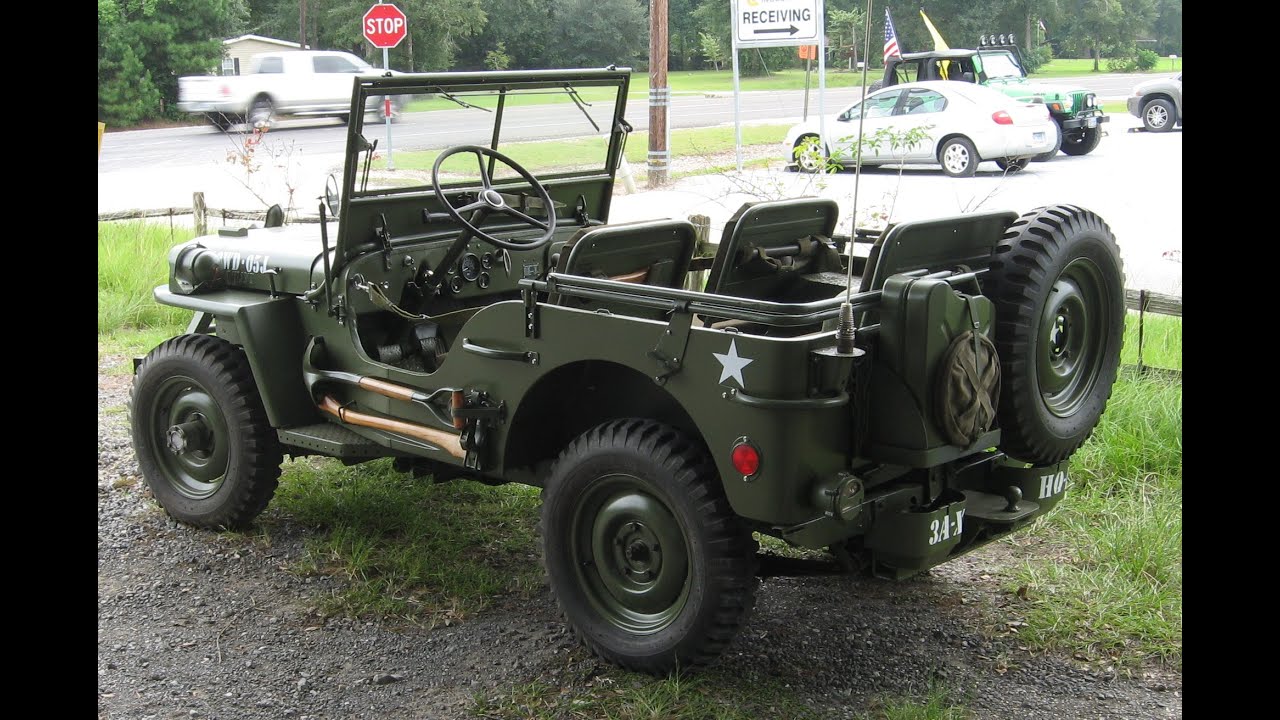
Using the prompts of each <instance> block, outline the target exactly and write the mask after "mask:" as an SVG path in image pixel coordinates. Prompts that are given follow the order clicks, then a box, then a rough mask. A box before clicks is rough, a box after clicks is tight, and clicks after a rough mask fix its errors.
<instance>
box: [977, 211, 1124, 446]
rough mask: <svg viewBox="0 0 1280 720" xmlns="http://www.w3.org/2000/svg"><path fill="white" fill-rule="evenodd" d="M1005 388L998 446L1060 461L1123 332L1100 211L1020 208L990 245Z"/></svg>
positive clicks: (1088, 417)
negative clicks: (1020, 212)
mask: <svg viewBox="0 0 1280 720" xmlns="http://www.w3.org/2000/svg"><path fill="white" fill-rule="evenodd" d="M990 268H991V270H990V272H989V273H988V274H987V277H986V278H985V280H984V288H983V289H984V292H985V294H986V295H987V296H988V297H990V298H991V299H992V300H993V301H994V302H995V305H996V318H997V322H996V329H995V344H996V349H997V351H998V352H999V354H1000V370H1001V376H1002V378H1003V380H1004V390H1003V392H1001V395H1000V405H999V409H998V411H997V418H998V420H999V423H1000V427H1001V431H1002V442H1001V447H1000V449H1001V450H1003V451H1004V452H1006V453H1008V454H1009V455H1010V456H1011V457H1013V458H1016V459H1018V460H1022V461H1024V462H1029V463H1032V464H1035V465H1047V464H1052V463H1056V462H1059V461H1061V460H1064V459H1066V458H1067V457H1069V456H1070V455H1071V454H1072V453H1074V452H1075V451H1076V450H1077V449H1079V447H1080V446H1081V445H1083V444H1084V441H1085V440H1086V439H1088V437H1089V435H1090V433H1092V432H1093V429H1094V427H1095V426H1096V425H1097V424H1098V419H1099V418H1100V417H1101V416H1102V411H1103V410H1104V409H1105V408H1106V406H1107V400H1108V398H1110V397H1111V385H1112V383H1114V382H1115V379H1116V372H1117V370H1118V368H1119V366H1120V346H1121V344H1122V342H1123V340H1124V315H1125V308H1124V275H1123V273H1122V271H1121V261H1120V250H1119V248H1118V247H1117V246H1116V241H1115V236H1114V235H1112V234H1111V229H1110V228H1109V227H1107V224H1106V223H1105V222H1103V220H1102V218H1100V217H1098V216H1097V215H1095V214H1094V213H1092V212H1090V211H1088V210H1083V209H1081V208H1078V207H1075V206H1072V205H1054V206H1051V207H1047V208H1040V209H1038V210H1034V211H1032V212H1029V213H1027V214H1025V215H1023V216H1022V217H1021V218H1019V219H1018V221H1017V222H1015V223H1014V224H1013V225H1011V226H1010V227H1009V229H1008V230H1007V231H1005V234H1004V237H1003V238H1001V240H1000V242H999V244H997V245H996V248H995V250H994V251H993V253H992V259H991V266H990Z"/></svg>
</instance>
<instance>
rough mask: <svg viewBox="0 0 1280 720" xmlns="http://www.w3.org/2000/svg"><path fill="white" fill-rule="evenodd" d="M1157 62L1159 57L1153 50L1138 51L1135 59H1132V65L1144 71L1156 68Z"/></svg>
mask: <svg viewBox="0 0 1280 720" xmlns="http://www.w3.org/2000/svg"><path fill="white" fill-rule="evenodd" d="M1159 60H1160V56H1159V55H1157V54H1156V51H1155V50H1145V49H1144V50H1139V51H1138V55H1137V57H1135V58H1134V63H1135V64H1136V65H1137V66H1138V69H1139V70H1143V71H1146V70H1154V69H1155V67H1156V63H1157V62H1158V61H1159Z"/></svg>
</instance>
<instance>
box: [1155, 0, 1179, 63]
mask: <svg viewBox="0 0 1280 720" xmlns="http://www.w3.org/2000/svg"><path fill="white" fill-rule="evenodd" d="M1153 30H1155V35H1156V52H1158V53H1160V54H1161V55H1168V54H1170V53H1173V54H1175V55H1181V54H1182V0H1159V2H1158V3H1157V4H1156V21H1155V25H1154V27H1153Z"/></svg>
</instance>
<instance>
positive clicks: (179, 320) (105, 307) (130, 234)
mask: <svg viewBox="0 0 1280 720" xmlns="http://www.w3.org/2000/svg"><path fill="white" fill-rule="evenodd" d="M192 237H194V233H193V232H192V231H191V230H190V229H189V228H175V229H174V230H170V229H169V228H168V227H167V226H166V225H158V224H154V223H148V222H141V221H135V222H100V223H98V334H99V335H103V334H107V333H111V332H115V331H117V330H131V329H138V328H153V327H176V328H181V326H182V325H183V323H185V322H186V321H187V320H188V319H190V317H191V311H190V310H181V309H179V308H173V307H167V306H164V305H160V304H158V303H156V301H155V299H154V298H153V297H152V296H151V291H152V290H153V289H154V288H155V287H156V286H157V285H163V284H164V283H165V281H166V280H168V277H169V270H168V267H169V265H168V258H169V249H170V248H172V247H173V246H174V245H176V244H178V243H180V242H184V241H186V240H190V239H191V238H192Z"/></svg>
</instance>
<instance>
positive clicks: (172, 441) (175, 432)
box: [165, 413, 209, 455]
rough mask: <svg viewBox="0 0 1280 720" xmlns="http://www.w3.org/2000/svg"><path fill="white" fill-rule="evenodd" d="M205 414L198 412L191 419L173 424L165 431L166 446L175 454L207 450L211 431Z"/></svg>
mask: <svg viewBox="0 0 1280 720" xmlns="http://www.w3.org/2000/svg"><path fill="white" fill-rule="evenodd" d="M206 422H207V421H206V420H205V417H204V415H201V414H200V413H196V414H195V416H194V417H192V418H191V419H190V420H188V421H186V422H184V423H181V424H178V425H171V426H169V429H168V430H167V431H166V432H165V446H166V447H168V448H169V452H171V453H173V454H174V455H181V454H182V453H184V452H187V451H207V450H208V449H209V448H208V443H209V432H208V429H207V427H206V425H205V423H206Z"/></svg>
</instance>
